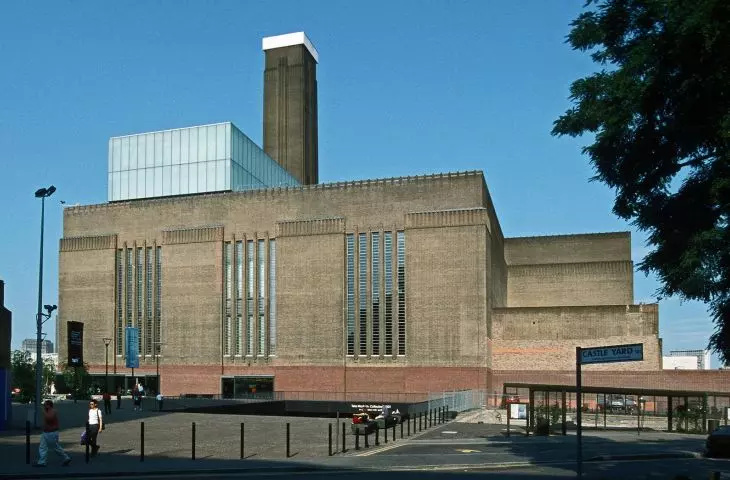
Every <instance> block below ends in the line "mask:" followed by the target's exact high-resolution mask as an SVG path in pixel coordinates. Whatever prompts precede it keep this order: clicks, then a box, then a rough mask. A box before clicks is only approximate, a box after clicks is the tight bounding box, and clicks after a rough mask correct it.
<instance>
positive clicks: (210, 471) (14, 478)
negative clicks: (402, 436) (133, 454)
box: [0, 466, 347, 480]
mask: <svg viewBox="0 0 730 480" xmlns="http://www.w3.org/2000/svg"><path fill="white" fill-rule="evenodd" d="M327 470H347V469H346V468H342V467H337V468H335V467H326V466H291V467H288V466H287V467H275V466H266V467H252V468H239V467H229V468H226V467H222V468H201V469H194V468H193V469H191V468H187V469H184V470H182V469H179V468H177V469H163V470H128V471H115V472H108V471H107V472H73V471H65V472H53V473H50V472H49V473H33V474H20V473H9V474H7V473H3V474H0V480H24V479H44V478H99V477H110V478H124V477H134V476H140V475H144V476H145V477H147V476H160V477H165V476H172V475H181V474H183V476H187V475H214V474H236V473H242V474H245V473H264V472H275V473H288V472H291V473H294V472H297V473H299V472H301V473H306V472H318V471H327Z"/></svg>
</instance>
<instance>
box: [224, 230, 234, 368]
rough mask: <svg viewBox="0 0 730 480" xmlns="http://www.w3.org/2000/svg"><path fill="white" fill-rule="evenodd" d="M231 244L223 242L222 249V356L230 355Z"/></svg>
mask: <svg viewBox="0 0 730 480" xmlns="http://www.w3.org/2000/svg"><path fill="white" fill-rule="evenodd" d="M232 251H233V249H232V247H231V242H225V244H224V248H223V283H224V285H223V292H224V295H225V304H224V305H225V311H224V312H223V355H226V356H228V355H230V354H231V294H232V289H233V278H232V271H231V270H232V268H231V254H232Z"/></svg>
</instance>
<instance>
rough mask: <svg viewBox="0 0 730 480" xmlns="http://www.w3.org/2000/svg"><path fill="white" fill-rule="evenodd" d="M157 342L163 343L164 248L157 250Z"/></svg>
mask: <svg viewBox="0 0 730 480" xmlns="http://www.w3.org/2000/svg"><path fill="white" fill-rule="evenodd" d="M155 272H156V277H155V282H156V283H155V338H154V341H155V342H160V341H162V247H157V248H156V249H155Z"/></svg>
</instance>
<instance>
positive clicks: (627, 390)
mask: <svg viewBox="0 0 730 480" xmlns="http://www.w3.org/2000/svg"><path fill="white" fill-rule="evenodd" d="M504 388H527V389H529V390H533V391H535V392H571V393H572V392H575V391H576V387H575V385H548V384H545V385H543V384H539V383H515V382H505V383H504ZM581 392H582V393H583V394H586V393H607V394H626V395H640V396H655V397H698V396H703V395H708V396H711V397H730V393H728V392H707V391H704V390H666V389H656V388H631V387H621V388H619V387H589V386H581Z"/></svg>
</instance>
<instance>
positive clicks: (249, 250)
mask: <svg viewBox="0 0 730 480" xmlns="http://www.w3.org/2000/svg"><path fill="white" fill-rule="evenodd" d="M253 260H254V259H253V240H248V241H247V242H246V355H253V313H254V312H253V291H254V287H255V284H254V282H253V273H254V272H253V268H254V263H253Z"/></svg>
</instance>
